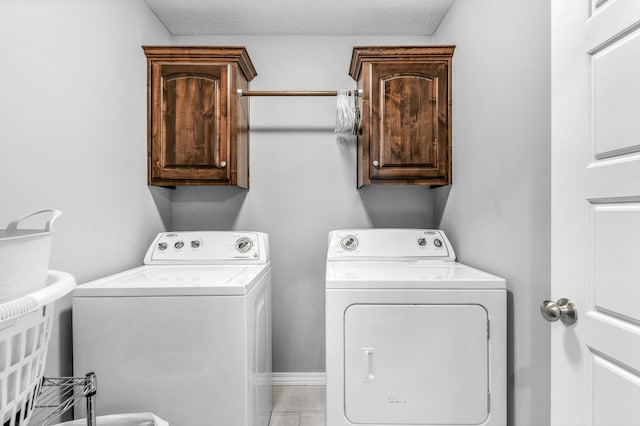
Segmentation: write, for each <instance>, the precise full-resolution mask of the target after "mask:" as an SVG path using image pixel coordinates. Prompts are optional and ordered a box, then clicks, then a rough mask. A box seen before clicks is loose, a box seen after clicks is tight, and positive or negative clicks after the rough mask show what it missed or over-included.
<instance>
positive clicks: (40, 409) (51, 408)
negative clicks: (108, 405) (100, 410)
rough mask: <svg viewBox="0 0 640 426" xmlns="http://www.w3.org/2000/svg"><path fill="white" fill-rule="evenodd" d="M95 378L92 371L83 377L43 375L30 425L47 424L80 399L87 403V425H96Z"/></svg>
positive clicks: (51, 423) (53, 421) (39, 425)
mask: <svg viewBox="0 0 640 426" xmlns="http://www.w3.org/2000/svg"><path fill="white" fill-rule="evenodd" d="M96 392H97V380H96V375H95V374H94V373H88V374H87V375H86V376H85V377H45V378H43V379H42V385H41V387H40V393H39V395H38V398H37V399H36V404H35V407H34V411H33V415H32V416H31V420H30V421H29V425H30V426H49V425H53V424H55V423H56V422H59V421H60V416H62V415H63V414H64V413H66V412H67V411H69V410H70V409H72V408H73V407H74V406H75V405H76V404H78V403H79V402H80V401H81V400H82V399H85V400H86V405H87V426H96V412H95V395H96Z"/></svg>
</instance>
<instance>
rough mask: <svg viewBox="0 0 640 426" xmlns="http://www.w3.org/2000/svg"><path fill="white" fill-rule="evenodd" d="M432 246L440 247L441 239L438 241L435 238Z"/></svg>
mask: <svg viewBox="0 0 640 426" xmlns="http://www.w3.org/2000/svg"><path fill="white" fill-rule="evenodd" d="M433 244H434V245H435V246H436V247H442V240H441V239H439V238H436V239H435V240H433Z"/></svg>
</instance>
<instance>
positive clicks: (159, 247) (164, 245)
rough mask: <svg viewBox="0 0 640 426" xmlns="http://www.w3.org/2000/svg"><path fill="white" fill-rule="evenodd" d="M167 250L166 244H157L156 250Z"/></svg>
mask: <svg viewBox="0 0 640 426" xmlns="http://www.w3.org/2000/svg"><path fill="white" fill-rule="evenodd" d="M166 249H167V243H165V242H164V241H163V242H161V243H159V244H158V250H166Z"/></svg>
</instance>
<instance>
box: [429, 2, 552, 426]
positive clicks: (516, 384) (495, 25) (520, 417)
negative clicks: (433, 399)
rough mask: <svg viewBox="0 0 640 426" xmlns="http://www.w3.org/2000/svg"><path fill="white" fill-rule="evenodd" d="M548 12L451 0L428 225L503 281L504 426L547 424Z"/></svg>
mask: <svg viewBox="0 0 640 426" xmlns="http://www.w3.org/2000/svg"><path fill="white" fill-rule="evenodd" d="M549 7H550V4H549V2H548V1H539V0H485V1H482V2H479V1H476V0H456V2H455V3H454V5H453V7H452V8H451V9H450V10H449V13H448V15H447V17H446V18H445V21H444V22H443V23H442V24H441V26H440V28H439V29H438V32H437V34H436V37H435V41H436V42H438V43H453V44H456V45H457V46H458V47H457V48H456V52H455V55H454V72H453V73H454V75H453V81H454V93H453V102H454V104H453V120H454V121H453V123H454V124H453V141H454V145H453V146H454V154H453V165H454V184H453V185H452V186H451V187H450V188H442V189H438V190H436V191H435V193H436V194H435V200H436V217H437V222H436V223H438V224H439V226H440V227H442V228H444V229H445V230H446V231H447V233H448V236H449V238H451V240H452V244H453V245H454V247H455V248H456V253H457V255H458V257H459V260H461V261H462V262H465V263H469V264H471V265H474V266H477V267H479V268H482V269H486V270H488V271H490V272H493V273H495V274H498V275H501V276H503V277H505V278H506V279H507V283H508V288H509V290H510V292H511V298H510V315H509V339H510V341H509V358H510V365H509V372H510V386H511V392H510V394H509V395H510V401H509V405H510V408H511V412H510V418H511V420H512V421H511V424H512V425H518V426H527V425H531V426H533V425H535V426H542V425H545V424H549V363H550V360H549V327H548V324H547V323H546V322H545V321H543V320H542V319H541V317H540V314H539V312H538V306H539V303H540V302H541V301H542V300H544V299H546V298H548V297H549V294H550V292H549V275H550V254H549V250H550V234H549V233H550V114H549V108H550V52H549V48H550V10H549Z"/></svg>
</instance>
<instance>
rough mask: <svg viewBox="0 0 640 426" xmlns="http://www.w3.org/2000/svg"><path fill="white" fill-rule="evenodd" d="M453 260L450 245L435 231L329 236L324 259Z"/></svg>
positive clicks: (351, 232)
mask: <svg viewBox="0 0 640 426" xmlns="http://www.w3.org/2000/svg"><path fill="white" fill-rule="evenodd" d="M368 258H371V259H388V260H393V259H398V258H402V259H406V258H409V259H415V260H421V259H425V260H428V259H438V260H456V255H455V252H454V251H453V247H451V243H449V240H448V239H447V237H446V235H445V234H444V232H443V231H441V230H438V229H351V230H338V231H332V232H331V233H330V234H329V250H328V252H327V259H328V260H353V259H368Z"/></svg>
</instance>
